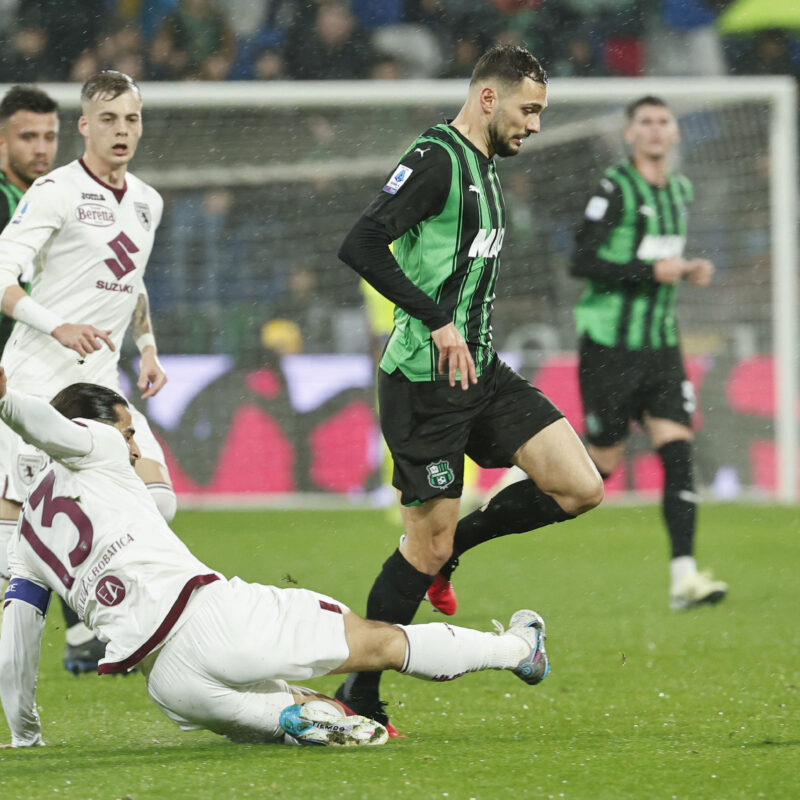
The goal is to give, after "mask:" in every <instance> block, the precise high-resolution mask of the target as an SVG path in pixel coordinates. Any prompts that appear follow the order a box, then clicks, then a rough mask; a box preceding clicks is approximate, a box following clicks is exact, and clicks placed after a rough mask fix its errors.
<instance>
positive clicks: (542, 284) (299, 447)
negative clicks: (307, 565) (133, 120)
mask: <svg viewBox="0 0 800 800" xmlns="http://www.w3.org/2000/svg"><path fill="white" fill-rule="evenodd" d="M46 88H48V89H49V90H51V91H52V92H53V94H54V95H56V96H57V97H58V99H59V100H60V101H61V102H62V107H63V108H64V115H63V116H64V119H63V121H62V129H63V136H62V145H61V150H60V154H59V161H60V163H64V162H66V161H67V160H69V159H70V158H73V157H75V156H76V155H79V154H80V152H81V141H80V137H79V136H77V134H76V133H75V132H74V128H75V126H74V124H73V123H74V119H75V118H76V117H77V113H78V109H77V107H76V103H75V100H76V98H75V97H73V95H77V88H76V87H73V86H70V87H63V86H58V87H55V86H53V87H46ZM465 91H466V84H465V83H464V82H462V81H443V82H397V83H394V82H392V83H383V82H363V83H279V84H254V83H241V84H239V83H230V84H187V85H184V84H149V85H147V84H146V85H145V86H144V87H143V96H144V101H145V105H144V124H145V136H144V139H143V140H142V144H141V145H140V150H139V153H138V154H137V156H136V159H135V162H134V165H133V166H134V171H135V172H136V174H138V175H139V176H140V177H142V178H143V179H145V180H146V181H148V182H149V183H151V184H153V185H154V186H155V187H156V188H158V189H159V190H160V192H161V193H162V194H163V196H164V199H165V212H164V218H163V221H162V224H161V228H160V231H159V233H158V235H157V241H156V248H155V250H154V252H153V256H152V259H151V262H150V265H149V267H148V280H147V282H148V287H149V292H150V298H151V305H152V311H153V318H154V324H155V328H156V333H157V335H158V340H159V343H160V350H161V352H162V354H163V360H164V362H165V365H166V366H167V368H168V372H169V374H170V382H169V384H168V385H167V387H166V388H165V389H164V391H163V392H162V393H161V394H160V395H159V396H158V397H156V398H154V399H153V400H151V401H149V405H148V408H147V413H148V414H149V416H150V417H151V419H152V420H154V423H155V427H156V429H157V431H158V434H159V436H160V437H161V439H162V441H163V443H164V445H165V449H166V451H167V454H168V458H169V462H170V468H171V470H172V473H173V476H174V478H175V482H176V486H177V487H178V489H179V491H180V492H181V493H182V494H183V495H184V499H185V500H187V499H188V500H191V499H193V498H198V499H202V498H212V499H216V500H217V501H226V500H230V499H231V496H235V498H236V502H237V503H238V502H242V501H246V500H247V499H248V498H249V499H251V500H253V501H254V502H258V503H260V502H265V501H270V499H272V500H273V501H275V500H277V501H278V502H281V503H287V502H292V501H296V502H298V503H301V504H302V503H305V502H307V500H308V493H320V494H321V495H322V496H324V498H325V502H327V503H331V502H335V501H337V500H339V499H342V498H345V499H346V500H347V501H348V502H350V501H352V500H354V499H355V500H359V499H362V498H368V497H370V496H371V493H372V492H373V491H374V490H376V489H378V487H379V486H380V485H381V482H382V476H381V471H380V461H381V449H380V445H379V442H378V432H377V428H376V424H375V417H374V412H373V404H374V396H373V362H372V360H371V356H370V342H371V337H370V331H369V328H368V324H367V320H366V316H365V314H364V311H363V298H362V296H361V293H360V291H359V286H358V280H357V276H356V275H355V274H354V273H353V272H352V271H350V270H349V269H348V268H347V267H346V266H345V265H344V264H342V263H341V262H339V261H338V259H337V257H336V252H337V249H338V247H339V244H340V243H341V240H342V238H343V236H344V234H345V233H346V232H347V230H348V229H349V227H350V226H351V225H352V224H353V222H354V221H355V220H356V219H357V217H358V216H359V214H360V213H361V211H362V210H363V208H364V207H365V205H366V204H367V203H368V202H369V200H370V199H371V198H372V197H373V196H374V194H375V193H376V191H378V190H379V188H380V187H381V185H382V180H383V179H384V178H385V176H386V175H387V174H388V173H389V172H390V171H391V170H392V169H393V167H394V164H395V163H396V160H397V158H398V157H399V155H400V153H401V152H402V151H403V150H404V148H405V147H406V146H407V145H408V143H409V142H411V141H412V140H413V138H414V137H415V136H416V135H417V134H418V133H419V132H421V131H422V130H424V129H425V128H427V127H428V126H429V125H431V124H433V123H435V122H438V121H440V120H442V119H443V118H446V117H451V116H453V115H454V114H455V112H456V111H457V110H458V108H459V107H460V104H461V102H462V101H463V98H464V95H465ZM794 92H795V90H794V87H793V85H792V83H791V81H789V79H783V78H758V79H748V78H728V79H714V80H708V81H704V80H699V79H698V80H681V81H677V80H673V79H670V80H659V79H653V80H651V79H638V80H624V79H620V80H558V81H555V82H554V83H553V84H552V86H551V88H550V92H549V102H550V106H549V108H548V109H547V111H546V112H545V114H544V116H543V126H542V127H543V130H542V132H541V134H539V135H538V136H536V137H533V138H531V139H530V140H528V141H526V142H525V144H524V145H523V148H522V152H521V154H520V155H519V156H518V157H517V158H512V159H506V160H504V161H502V160H501V161H500V162H499V169H500V172H501V178H502V183H503V188H504V193H505V200H506V205H507V209H508V219H509V230H507V232H506V237H505V243H504V248H503V255H502V268H501V274H500V280H499V282H498V294H497V300H496V306H495V317H494V341H495V344H496V346H497V349H498V350H499V351H500V352H501V353H502V354H503V355H504V357H506V358H507V360H508V361H509V362H510V363H512V364H513V365H514V366H515V367H516V368H517V369H519V370H520V371H521V372H522V373H523V374H524V375H525V376H526V377H528V378H530V379H531V380H532V381H533V383H534V384H535V385H538V386H539V387H540V388H542V389H543V390H544V391H545V392H546V393H547V394H548V396H550V397H551V398H552V399H553V400H554V402H556V404H557V405H559V407H561V409H562V410H563V411H564V412H565V413H566V415H567V417H568V418H569V419H570V421H571V422H572V424H573V425H574V426H575V428H576V429H578V430H579V431H582V430H583V417H582V412H581V406H580V400H579V397H578V391H577V379H576V372H575V370H576V358H575V345H576V338H575V333H574V327H573V322H572V306H573V305H574V303H575V301H576V299H577V297H578V295H579V293H580V291H581V289H582V285H581V283H580V282H578V281H575V280H573V279H572V278H570V277H569V274H568V261H569V255H570V250H571V248H572V241H573V234H574V230H575V228H576V226H577V224H578V223H579V221H580V219H581V216H582V213H583V207H584V205H585V203H586V201H587V199H588V197H589V194H590V192H591V191H592V189H593V187H594V186H595V185H596V183H597V180H598V178H599V177H600V176H601V174H602V172H603V170H604V169H605V168H606V167H608V166H610V165H612V164H614V163H616V162H618V161H620V160H621V159H622V158H624V156H625V151H624V147H623V141H622V136H621V130H622V127H623V125H624V113H623V109H624V106H625V105H626V104H627V102H629V101H630V100H632V99H634V98H636V97H639V96H642V95H645V94H656V95H658V96H661V97H663V98H664V99H665V100H666V101H667V102H668V103H669V104H670V105H671V106H672V108H673V110H674V111H675V113H676V115H677V117H678V120H679V124H680V128H681V135H682V138H681V143H680V146H679V148H678V151H677V157H676V163H675V165H674V166H675V167H676V168H678V169H680V170H681V171H682V172H684V173H685V174H686V175H688V176H689V177H690V179H691V180H692V182H693V184H694V187H695V193H696V197H695V202H694V205H693V209H692V213H691V218H690V235H689V245H688V252H689V254H691V255H697V256H703V257H706V258H710V259H712V260H713V261H714V263H715V265H716V269H717V272H716V276H715V279H714V282H713V284H712V286H711V287H710V288H708V289H705V290H701V289H696V288H693V287H690V286H688V285H686V286H683V287H682V288H681V292H680V297H679V301H678V305H679V318H680V327H681V332H682V342H683V348H684V351H685V354H686V356H687V362H688V366H689V371H690V377H691V378H692V380H693V381H694V383H695V387H696V390H697V394H698V398H699V408H698V413H697V415H696V420H695V423H696V428H697V470H698V479H699V483H700V485H702V486H703V487H705V488H707V489H709V490H710V491H712V492H713V493H714V494H715V496H717V497H721V498H733V497H736V496H740V495H742V494H748V495H750V496H752V494H753V493H754V492H757V493H759V494H762V495H763V496H765V497H775V498H780V499H783V500H791V499H793V498H794V497H795V496H796V490H797V469H796V463H797V425H796V416H795V409H796V408H797V380H796V359H795V351H796V345H797V331H796V317H797V289H796V283H795V273H796V271H797V268H798V257H797V231H796V221H797V155H796V153H797V139H796V129H797V126H796V112H795V108H796V99H795V94H794ZM123 362H124V363H125V365H126V371H127V373H128V375H129V376H132V374H133V372H132V369H133V364H134V362H135V352H126V353H125V357H124V358H123ZM132 396H133V395H132ZM630 444H631V446H630V447H629V453H628V456H627V460H626V463H625V464H624V467H623V469H621V470H620V472H619V473H618V474H617V475H615V476H614V478H613V479H612V481H611V482H610V484H609V490H610V491H611V492H612V493H613V492H616V491H620V492H622V491H643V492H647V491H650V490H655V489H657V488H658V487H659V486H660V481H661V477H660V467H659V465H658V464H657V463H655V460H654V458H653V456H652V455H651V454H649V453H648V448H647V446H646V442H645V441H644V440H643V437H642V436H641V435H640V434H637V433H634V434H633V436H632V438H631V442H630ZM496 477H497V476H496V475H490V474H488V473H487V474H483V475H482V476H481V479H480V480H481V482H482V483H483V484H489V483H490V482H491V481H493V480H495V479H496Z"/></svg>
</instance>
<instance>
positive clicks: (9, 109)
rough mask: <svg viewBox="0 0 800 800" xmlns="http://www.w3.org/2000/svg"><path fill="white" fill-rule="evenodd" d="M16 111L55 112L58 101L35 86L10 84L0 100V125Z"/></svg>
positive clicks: (56, 111)
mask: <svg viewBox="0 0 800 800" xmlns="http://www.w3.org/2000/svg"><path fill="white" fill-rule="evenodd" d="M17 111H32V112H33V113H34V114H57V113H58V103H56V101H55V100H53V98H52V97H50V95H49V94H47V93H46V92H43V91H42V90H41V89H37V88H36V87H35V86H12V87H11V88H10V89H9V90H8V91H7V92H6V93H5V96H4V97H3V99H2V101H0V125H4V124H5V123H6V122H7V121H8V120H9V119H10V118H11V117H12V116H13V115H14V114H16V113H17Z"/></svg>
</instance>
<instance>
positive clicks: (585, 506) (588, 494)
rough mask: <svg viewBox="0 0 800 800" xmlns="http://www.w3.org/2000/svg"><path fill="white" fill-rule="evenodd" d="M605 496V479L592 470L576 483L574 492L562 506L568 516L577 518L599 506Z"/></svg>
mask: <svg viewBox="0 0 800 800" xmlns="http://www.w3.org/2000/svg"><path fill="white" fill-rule="evenodd" d="M604 496H605V490H604V488H603V479H602V478H601V477H600V473H598V472H597V470H592V471H591V472H587V474H586V475H584V476H582V477H581V478H580V479H579V480H578V481H577V482H576V484H575V485H574V487H573V490H572V492H571V493H570V494H569V495H568V496H567V497H565V498H563V500H562V501H561V502H560V505H561V507H562V508H563V509H564V511H566V512H567V513H568V514H572V515H573V516H575V517H577V516H578V515H579V514H584V513H586V512H587V511H591V510H592V509H593V508H596V507H597V506H599V505H600V503H602V502H603V497H604Z"/></svg>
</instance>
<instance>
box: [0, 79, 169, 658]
mask: <svg viewBox="0 0 800 800" xmlns="http://www.w3.org/2000/svg"><path fill="white" fill-rule="evenodd" d="M81 101H82V112H83V113H82V116H81V117H80V120H79V122H78V129H79V131H80V133H81V134H82V136H83V137H84V140H85V152H84V154H83V157H82V158H79V159H77V160H75V161H72V162H71V163H69V164H67V165H66V166H63V167H60V168H59V169H56V170H54V171H53V172H50V173H49V174H47V175H46V176H44V177H41V178H39V179H38V180H36V181H35V182H34V183H33V185H32V186H31V187H30V189H29V190H28V191H27V192H26V193H25V195H24V197H23V198H22V199H21V201H20V203H19V206H18V207H17V211H16V214H15V215H14V217H13V218H12V220H11V222H10V223H9V225H8V226H7V227H6V229H5V230H4V231H3V234H2V236H0V297H1V304H2V311H3V313H4V314H6V315H8V316H11V317H13V318H14V319H15V320H16V325H15V327H14V331H13V333H12V335H11V338H10V340H9V342H8V344H7V346H6V348H5V351H4V353H3V357H2V363H3V366H4V367H5V370H6V373H7V375H8V380H9V383H10V384H11V385H12V386H13V387H15V388H17V389H19V390H21V391H24V392H28V393H30V394H34V395H37V396H40V397H46V398H50V397H52V396H53V395H54V394H56V392H58V391H59V390H61V389H63V388H64V387H65V386H68V385H70V384H72V383H75V382H77V381H86V382H92V383H97V384H100V385H103V386H107V387H109V388H111V389H114V390H115V391H118V390H119V383H118V374H117V367H118V362H119V350H120V347H121V346H122V342H123V339H124V337H125V332H126V331H127V329H128V327H129V326H130V328H131V332H132V334H133V337H134V340H135V342H136V345H137V347H138V348H139V351H140V352H141V362H140V366H139V380H138V388H139V389H140V390H141V392H142V395H141V396H142V399H146V398H148V397H152V396H153V395H155V394H156V393H157V392H158V391H159V390H160V389H161V388H162V387H163V385H164V383H165V382H166V379H167V377H166V374H165V373H164V370H163V369H162V367H161V364H160V363H159V360H158V355H157V350H156V341H155V337H154V335H153V329H152V324H151V321H150V311H149V302H148V298H147V290H146V288H145V285H144V272H145V268H146V266H147V260H148V258H149V256H150V251H151V250H152V247H153V239H154V236H155V232H156V229H157V228H158V224H159V222H160V221H161V213H162V209H163V202H162V200H161V197H160V195H159V194H158V192H156V191H155V189H153V188H152V187H150V186H148V185H147V184H145V183H143V182H142V181H140V180H139V179H138V178H136V177H135V176H134V175H132V174H131V173H129V172H128V164H129V163H130V161H131V159H132V158H133V156H134V154H135V153H136V148H137V145H138V143H139V139H140V138H141V135H142V98H141V95H140V93H139V89H138V87H137V86H136V84H135V83H134V82H133V80H131V78H129V77H128V76H127V75H124V74H122V73H120V72H115V71H105V72H100V73H97V74H96V75H94V76H92V77H91V78H89V80H88V81H87V82H86V83H85V84H84V86H83V89H82V91H81ZM31 265H33V279H32V284H31V294H30V296H28V295H27V294H26V293H25V292H24V290H23V289H22V288H21V287H20V286H19V284H18V278H19V276H20V274H22V272H23V271H24V270H26V268H28V267H30V266H31ZM131 414H132V415H133V417H134V419H135V424H136V427H137V429H138V430H139V438H140V444H141V448H142V458H141V459H140V463H139V464H138V465H137V472H138V474H139V475H140V477H141V478H142V480H144V482H145V483H146V485H147V487H148V489H149V491H150V493H151V495H152V496H153V499H154V501H155V503H156V505H157V506H158V509H159V511H160V512H161V513H162V515H163V516H164V517H165V518H166V519H168V520H169V519H171V518H172V517H173V516H174V514H175V509H176V500H175V494H174V492H173V490H172V485H171V482H170V479H169V474H168V472H167V469H166V467H165V465H164V455H163V452H162V450H161V448H160V446H159V445H158V442H157V441H156V439H155V437H154V436H153V434H152V433H151V432H150V429H149V427H148V425H147V421H146V420H145V418H144V417H143V416H142V414H141V413H140V412H139V411H137V410H136V409H134V408H131ZM40 458H42V456H41V454H37V453H36V452H34V451H31V450H29V449H28V448H26V447H25V446H24V445H22V444H21V442H20V440H19V438H18V437H16V436H14V435H13V434H12V433H11V432H10V431H8V430H7V429H4V430H2V431H0V487H3V489H4V491H3V498H2V501H1V502H0V516H2V517H3V519H4V524H3V525H1V526H0V530H1V531H2V532H0V573H4V572H5V571H6V570H5V563H4V562H5V546H4V542H5V541H6V540H7V538H8V536H9V535H10V533H11V531H12V530H13V527H14V526H15V525H16V518H17V516H18V514H19V508H20V503H21V502H22V501H23V500H24V498H25V495H26V494H27V492H28V489H29V488H30V485H31V483H32V480H33V476H34V475H35V473H36V472H37V470H38V465H39V461H38V459H40ZM92 638H93V637H92V634H91V632H90V631H88V630H87V629H85V628H84V627H83V626H80V625H79V624H76V625H73V626H71V627H70V628H69V629H68V631H67V644H68V649H69V647H72V648H79V649H80V648H83V649H82V650H80V652H79V653H77V655H75V654H73V655H75V658H74V659H73V658H72V656H71V655H70V653H69V652H68V654H67V656H66V657H65V666H67V668H68V669H73V671H88V670H90V669H92V667H93V664H94V663H96V661H97V654H98V649H99V648H95V650H94V652H90V651H86V650H85V647H84V646H87V647H88V646H89V643H90V642H91V640H92ZM84 651H85V652H84ZM99 654H100V655H102V649H99ZM67 661H69V663H67Z"/></svg>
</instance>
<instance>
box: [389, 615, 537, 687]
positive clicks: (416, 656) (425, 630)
mask: <svg viewBox="0 0 800 800" xmlns="http://www.w3.org/2000/svg"><path fill="white" fill-rule="evenodd" d="M493 622H494V624H495V627H496V628H497V631H498V633H485V632H483V631H476V630H473V629H472V628H460V627H455V626H453V625H449V624H448V623H441V622H433V623H428V624H425V625H403V626H400V627H401V628H402V629H403V632H404V633H405V634H406V638H407V640H408V646H407V648H406V654H405V660H404V663H403V667H402V668H401V669H400V670H399V671H400V672H402V673H403V674H406V675H412V676H413V677H415V678H421V679H423V680H433V681H450V680H454V679H455V678H458V677H460V676H461V675H464V674H465V673H467V672H479V671H481V670H486V669H507V670H510V671H511V672H513V673H514V674H515V675H517V676H518V677H519V678H520V679H521V680H523V681H525V683H527V684H530V685H531V686H534V685H536V684H537V683H541V682H542V681H543V680H544V679H545V678H546V677H547V675H548V673H549V672H550V663H549V661H548V658H547V653H546V652H545V646H544V643H545V638H546V636H545V625H544V620H543V619H542V618H541V616H539V614H537V613H536V612H535V611H531V610H530V609H521V610H520V611H517V612H515V613H514V614H513V615H512V617H511V621H510V622H509V625H508V629H507V630H503V626H502V625H501V624H500V623H499V622H497V620H493Z"/></svg>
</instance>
